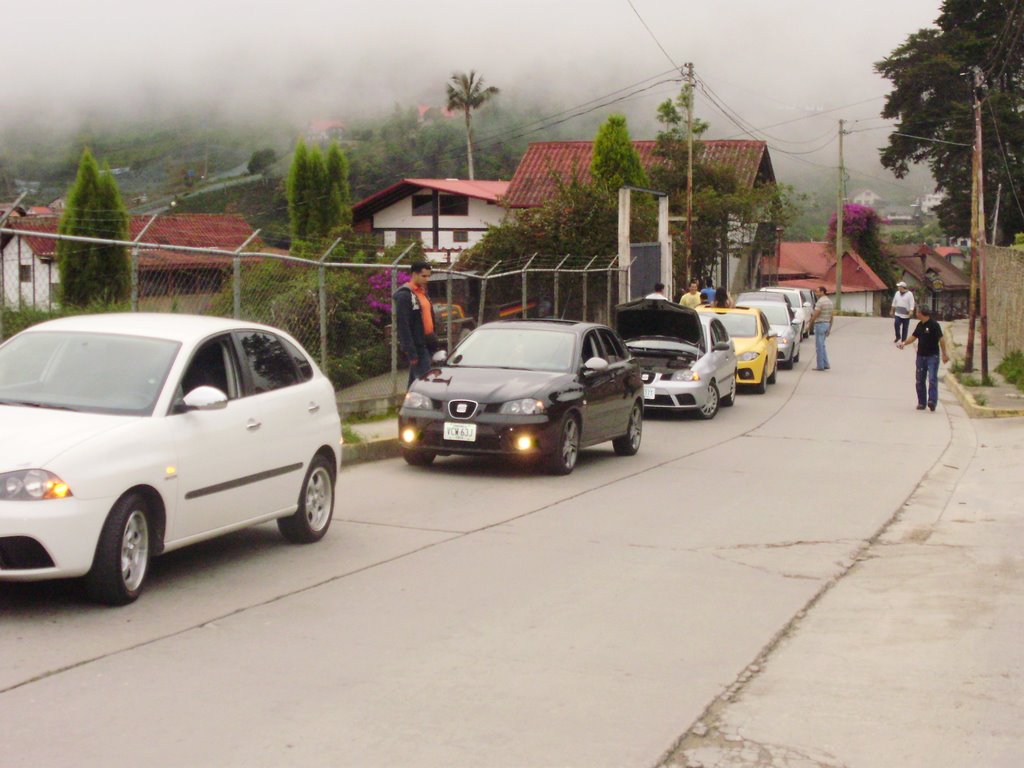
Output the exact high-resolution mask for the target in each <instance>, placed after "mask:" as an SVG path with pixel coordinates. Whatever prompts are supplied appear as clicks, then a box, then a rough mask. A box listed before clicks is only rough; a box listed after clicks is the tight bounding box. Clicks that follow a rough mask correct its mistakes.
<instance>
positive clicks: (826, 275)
mask: <svg viewBox="0 0 1024 768" xmlns="http://www.w3.org/2000/svg"><path fill="white" fill-rule="evenodd" d="M836 277H837V276H836V257H835V246H833V245H832V244H831V243H823V242H807V243H803V242H783V243H781V244H780V247H779V255H778V256H776V255H775V254H772V255H771V256H764V257H762V259H761V280H762V282H763V283H764V284H765V285H780V286H784V287H786V288H810V289H811V290H815V289H817V288H818V286H821V285H824V286H825V288H826V290H827V291H828V292H829V294H835V291H836ZM842 293H843V300H842V305H843V306H842V309H843V311H844V312H856V313H858V314H862V315H881V314H882V311H883V307H884V306H885V302H886V300H887V299H888V297H889V287H888V286H887V285H886V284H885V281H884V280H882V278H880V277H879V276H878V275H877V274H876V273H875V271H874V270H873V269H871V267H869V266H868V264H867V262H865V261H864V259H863V258H862V257H861V256H860V254H858V253H857V252H856V251H845V252H844V253H843V273H842Z"/></svg>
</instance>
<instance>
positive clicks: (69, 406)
mask: <svg viewBox="0 0 1024 768" xmlns="http://www.w3.org/2000/svg"><path fill="white" fill-rule="evenodd" d="M180 346H181V345H180V344H179V343H178V342H176V341H169V340H166V339H147V338H141V337H138V336H122V335H118V334H108V333H74V332H68V331H39V332H28V333H22V334H20V335H18V336H15V337H14V338H13V339H11V340H10V341H8V342H7V343H6V344H4V345H3V346H2V347H0V406H4V405H7V406H25V407H37V408H57V409H62V410H71V411H87V412H90V413H111V414H124V415H134V416H144V415H149V414H151V413H152V411H153V407H154V406H155V405H156V400H157V398H158V397H159V395H160V391H161V389H162V388H163V384H164V380H165V379H166V378H167V373H168V371H169V370H170V368H171V364H172V363H173V362H174V358H175V356H176V355H177V353H178V348H179V347H180Z"/></svg>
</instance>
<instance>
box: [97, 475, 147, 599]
mask: <svg viewBox="0 0 1024 768" xmlns="http://www.w3.org/2000/svg"><path fill="white" fill-rule="evenodd" d="M148 512H149V508H148V505H147V503H146V499H145V498H144V497H143V496H142V495H140V494H137V493H129V494H127V495H126V496H122V497H121V498H120V499H119V500H118V501H117V503H116V504H114V506H113V508H112V509H111V510H110V514H109V515H108V516H107V520H106V522H105V523H104V524H103V530H102V531H101V532H100V538H99V541H98V542H97V544H96V555H95V557H94V559H93V564H92V568H91V569H90V570H89V573H88V574H86V576H85V589H86V592H87V593H88V594H89V596H90V597H91V598H92V599H93V600H96V601H97V602H101V603H107V604H108V605H125V604H127V603H130V602H132V601H134V600H135V599H136V598H137V597H138V596H139V594H140V593H141V592H142V585H143V583H144V582H145V580H146V574H147V573H148V572H149V554H150V527H149V517H148V516H147V515H148Z"/></svg>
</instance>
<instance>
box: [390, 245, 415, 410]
mask: <svg viewBox="0 0 1024 768" xmlns="http://www.w3.org/2000/svg"><path fill="white" fill-rule="evenodd" d="M411 249H412V243H410V244H409V247H408V248H406V249H405V250H404V251H402V252H401V253H400V254H399V255H398V258H397V259H395V260H394V261H393V262H391V295H392V296H394V295H395V291H397V290H398V262H400V261H401V260H402V259H404V258H405V255H406V254H407V253H408V252H409V251H410V250H411ZM397 392H398V316H397V312H396V311H395V302H394V299H392V300H391V393H392V394H397Z"/></svg>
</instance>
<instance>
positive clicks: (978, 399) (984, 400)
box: [974, 392, 988, 405]
mask: <svg viewBox="0 0 1024 768" xmlns="http://www.w3.org/2000/svg"><path fill="white" fill-rule="evenodd" d="M974 402H976V403H977V404H978V405H986V404H987V403H988V398H987V397H985V396H984V395H983V394H981V393H980V392H979V393H978V394H976V395H974Z"/></svg>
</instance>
